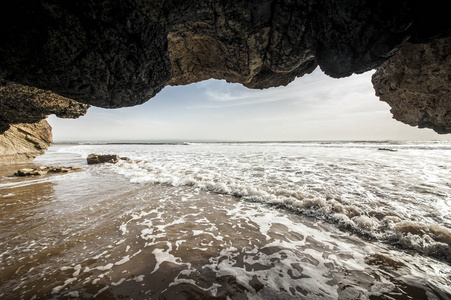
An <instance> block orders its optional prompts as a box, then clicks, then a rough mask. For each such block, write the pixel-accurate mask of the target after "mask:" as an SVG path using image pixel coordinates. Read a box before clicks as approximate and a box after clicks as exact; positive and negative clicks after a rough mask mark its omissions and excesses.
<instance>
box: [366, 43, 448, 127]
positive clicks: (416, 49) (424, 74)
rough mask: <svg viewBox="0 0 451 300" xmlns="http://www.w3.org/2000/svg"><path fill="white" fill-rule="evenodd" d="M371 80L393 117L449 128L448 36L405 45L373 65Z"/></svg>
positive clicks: (420, 125) (415, 123)
mask: <svg viewBox="0 0 451 300" xmlns="http://www.w3.org/2000/svg"><path fill="white" fill-rule="evenodd" d="M372 82H373V86H374V89H375V90H376V96H378V97H379V98H380V100H381V101H385V102H387V103H388V104H389V105H390V106H391V110H390V111H391V113H392V114H393V118H395V119H396V120H398V121H401V122H403V123H406V124H409V125H411V126H418V127H419V128H432V129H433V130H435V131H436V132H438V133H442V134H443V133H450V132H451V38H446V39H440V40H435V41H433V42H431V43H428V44H410V45H407V46H405V47H404V48H403V49H402V50H401V51H399V52H398V53H397V54H396V55H394V56H393V57H392V58H390V59H389V60H388V61H387V62H385V63H384V64H383V65H382V66H380V67H379V68H377V71H376V73H374V75H373V77H372Z"/></svg>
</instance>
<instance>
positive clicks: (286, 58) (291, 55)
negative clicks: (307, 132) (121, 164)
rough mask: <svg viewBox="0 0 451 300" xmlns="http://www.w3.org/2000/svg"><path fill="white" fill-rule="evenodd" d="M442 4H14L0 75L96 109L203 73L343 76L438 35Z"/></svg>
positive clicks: (270, 79) (253, 77) (444, 27)
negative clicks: (316, 71)
mask: <svg viewBox="0 0 451 300" xmlns="http://www.w3.org/2000/svg"><path fill="white" fill-rule="evenodd" d="M425 6H427V9H425ZM447 11H448V10H447V3H446V2H443V1H434V2H433V4H431V3H428V5H420V4H419V3H417V1H409V0H400V1H370V0H366V1H354V0H340V1H338V0H328V1H323V0H312V1H288V0H280V1H269V0H263V1H262V0H233V1H232V0H226V1H213V2H212V1H205V0H201V1H143V0H137V1H132V2H130V1H112V0H102V1H54V0H43V1H39V2H27V1H13V2H10V3H9V9H3V10H2V14H3V15H0V20H1V22H4V23H2V24H0V35H1V36H2V43H1V46H0V76H1V77H3V78H5V79H6V80H9V81H13V82H16V83H20V84H23V85H27V86H35V87H38V88H42V89H45V90H51V91H53V92H55V93H57V94H59V95H62V96H64V97H68V98H70V99H74V100H76V101H80V102H84V103H88V104H92V105H95V106H100V107H124V106H131V105H137V104H140V103H143V102H145V101H147V100H149V99H150V98H151V97H153V96H154V95H155V94H156V93H158V92H159V91H160V90H161V89H162V88H163V87H164V86H165V85H166V84H187V83H190V82H195V81H200V80H204V79H208V78H216V79H226V80H228V81H231V82H241V83H243V84H244V85H246V86H248V87H253V88H263V87H270V86H277V85H285V84H287V83H289V82H290V81H292V80H293V79H294V78H295V77H297V76H302V75H304V74H306V73H309V72H311V71H312V70H313V69H314V68H315V66H316V65H317V64H319V66H320V67H321V68H322V69H323V70H324V71H325V73H327V74H329V75H331V76H334V77H343V76H349V75H351V74H352V73H355V72H358V73H359V72H364V71H367V70H370V69H373V68H375V67H377V66H379V65H380V64H382V63H383V62H384V61H385V60H386V59H388V58H389V57H390V56H392V55H393V54H394V53H396V51H398V50H399V49H400V48H401V47H402V46H403V45H404V44H405V43H406V41H407V40H409V38H412V41H414V42H418V41H430V40H432V39H434V38H437V37H440V36H447V35H449V34H450V28H451V26H450V21H449V18H448V15H447ZM431 16H434V18H433V19H434V21H435V22H430V19H428V18H430V17H431ZM171 78H172V80H171Z"/></svg>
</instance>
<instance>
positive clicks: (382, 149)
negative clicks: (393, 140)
mask: <svg viewBox="0 0 451 300" xmlns="http://www.w3.org/2000/svg"><path fill="white" fill-rule="evenodd" d="M377 150H379V151H389V152H397V151H398V150H395V149H390V148H378V149H377Z"/></svg>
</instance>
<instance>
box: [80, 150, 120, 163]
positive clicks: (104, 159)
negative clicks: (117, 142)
mask: <svg viewBox="0 0 451 300" xmlns="http://www.w3.org/2000/svg"><path fill="white" fill-rule="evenodd" d="M119 159H120V157H119V155H115V154H103V155H102V154H96V153H92V154H89V155H88V157H87V158H86V162H87V163H88V165H95V164H103V163H112V164H115V163H117V162H118V161H119Z"/></svg>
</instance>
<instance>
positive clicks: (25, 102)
mask: <svg viewBox="0 0 451 300" xmlns="http://www.w3.org/2000/svg"><path fill="white" fill-rule="evenodd" d="M0 108H1V109H0V134H2V133H3V132H4V131H6V130H7V129H8V128H9V125H10V124H19V123H36V122H39V121H41V120H42V119H46V118H47V117H48V116H49V115H50V114H55V115H56V116H57V117H60V118H72V119H74V118H78V117H80V116H83V115H84V114H86V112H87V110H88V108H89V105H87V104H83V103H79V102H77V101H74V100H71V99H68V98H64V97H61V96H59V95H56V94H54V93H52V92H50V91H44V90H40V89H37V88H34V87H29V86H23V85H20V84H16V83H13V82H8V81H5V80H1V79H0ZM2 128H3V130H2Z"/></svg>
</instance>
